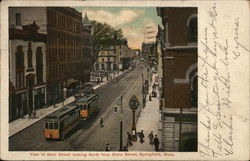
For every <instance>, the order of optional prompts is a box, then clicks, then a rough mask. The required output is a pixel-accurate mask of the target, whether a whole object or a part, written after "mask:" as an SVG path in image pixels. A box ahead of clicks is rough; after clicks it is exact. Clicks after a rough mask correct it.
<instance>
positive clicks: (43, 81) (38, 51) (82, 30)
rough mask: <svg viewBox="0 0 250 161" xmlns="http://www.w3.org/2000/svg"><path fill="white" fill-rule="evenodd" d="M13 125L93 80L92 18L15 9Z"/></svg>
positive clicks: (68, 11) (66, 10)
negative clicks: (21, 118) (19, 119)
mask: <svg viewBox="0 0 250 161" xmlns="http://www.w3.org/2000/svg"><path fill="white" fill-rule="evenodd" d="M9 25H10V26H9V32H10V40H9V44H10V49H9V53H10V54H9V56H10V67H9V68H10V107H9V108H10V119H9V120H10V121H12V120H15V119H17V118H19V117H22V116H24V115H25V114H27V113H29V114H30V115H31V113H32V112H33V111H35V110H36V109H38V108H43V107H45V105H51V104H54V103H56V102H58V101H62V100H63V99H65V97H67V96H69V95H72V94H73V93H74V92H75V90H77V89H78V88H80V87H81V86H83V84H84V83H85V82H87V81H89V79H90V78H89V77H90V76H89V75H90V74H89V72H90V70H91V68H90V67H91V66H92V65H91V64H90V63H91V61H89V60H90V55H91V53H92V44H91V43H92V42H91V25H90V24H89V23H88V20H87V16H85V19H84V21H83V22H82V14H81V13H80V12H78V11H76V10H75V9H73V8H70V7H11V8H10V9H9Z"/></svg>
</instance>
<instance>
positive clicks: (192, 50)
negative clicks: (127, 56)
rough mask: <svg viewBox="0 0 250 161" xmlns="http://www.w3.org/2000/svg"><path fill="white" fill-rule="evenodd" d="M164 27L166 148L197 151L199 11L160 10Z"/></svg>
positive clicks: (164, 125) (169, 149) (163, 111)
mask: <svg viewBox="0 0 250 161" xmlns="http://www.w3.org/2000/svg"><path fill="white" fill-rule="evenodd" d="M157 12H158V16H161V18H162V24H163V27H164V43H163V45H162V47H161V48H162V55H163V99H164V106H163V108H162V122H163V123H162V148H163V150H164V151H197V90H198V89H197V88H198V87H197V8H157Z"/></svg>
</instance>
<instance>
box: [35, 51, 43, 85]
mask: <svg viewBox="0 0 250 161" xmlns="http://www.w3.org/2000/svg"><path fill="white" fill-rule="evenodd" d="M36 72H37V73H36V75H37V83H43V53H42V48H41V47H38V48H37V49H36Z"/></svg>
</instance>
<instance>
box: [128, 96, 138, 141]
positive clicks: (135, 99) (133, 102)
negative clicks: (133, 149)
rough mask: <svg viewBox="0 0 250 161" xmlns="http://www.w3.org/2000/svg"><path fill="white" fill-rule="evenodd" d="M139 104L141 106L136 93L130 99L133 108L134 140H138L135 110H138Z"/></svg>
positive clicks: (130, 105)
mask: <svg viewBox="0 0 250 161" xmlns="http://www.w3.org/2000/svg"><path fill="white" fill-rule="evenodd" d="M138 106H139V101H138V98H137V97H136V96H135V95H133V96H132V97H131V98H130V100H129V107H130V108H131V110H132V112H133V124H132V141H136V140H137V136H136V125H135V111H136V110H137V108H138Z"/></svg>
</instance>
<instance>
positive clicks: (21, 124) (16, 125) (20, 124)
mask: <svg viewBox="0 0 250 161" xmlns="http://www.w3.org/2000/svg"><path fill="white" fill-rule="evenodd" d="M123 73H124V72H120V73H119V75H116V76H115V77H114V78H116V77H118V76H120V75H122V74H123ZM114 78H113V79H114ZM108 82H109V81H104V82H102V83H100V84H98V85H96V86H94V87H93V89H97V88H99V87H101V86H104V85H105V84H107V83H108ZM73 101H75V98H74V96H71V97H69V98H67V99H66V100H65V101H64V106H65V105H67V104H69V103H71V102H73ZM62 107H63V106H62V103H57V104H56V107H54V106H53V105H52V106H49V107H47V108H43V109H39V110H37V111H36V118H32V119H28V115H25V116H24V117H23V118H19V119H17V120H15V121H12V122H10V123H9V137H11V136H13V135H15V134H16V133H18V132H20V131H22V130H23V129H25V128H27V127H29V126H31V125H32V124H34V123H36V122H38V121H40V120H41V119H43V118H44V117H45V116H47V115H49V114H51V113H53V112H55V111H57V110H59V109H60V108H62Z"/></svg>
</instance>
